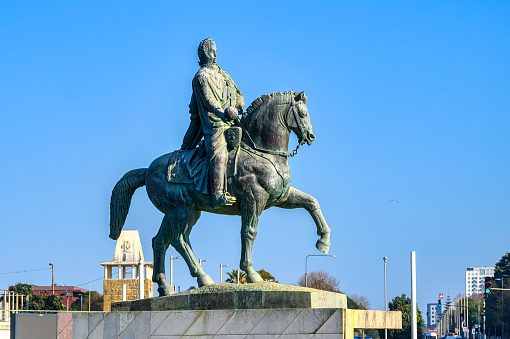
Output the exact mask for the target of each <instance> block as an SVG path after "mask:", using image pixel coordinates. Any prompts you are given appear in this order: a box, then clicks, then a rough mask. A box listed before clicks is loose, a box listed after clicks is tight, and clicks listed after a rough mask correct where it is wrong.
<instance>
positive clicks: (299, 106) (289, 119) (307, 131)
mask: <svg viewBox="0 0 510 339" xmlns="http://www.w3.org/2000/svg"><path fill="white" fill-rule="evenodd" d="M307 101H308V98H307V97H306V95H305V92H298V93H295V95H294V98H292V97H291V102H290V108H289V109H288V111H287V113H286V116H285V117H284V121H285V122H286V125H287V126H288V128H289V129H290V130H291V131H292V132H294V133H295V134H296V135H297V137H298V142H299V145H304V144H305V143H307V144H308V145H311V144H312V142H313V141H314V140H315V135H314V134H313V129H312V124H311V123H310V115H309V114H308V108H307V107H306V102H307Z"/></svg>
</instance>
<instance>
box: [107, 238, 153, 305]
mask: <svg viewBox="0 0 510 339" xmlns="http://www.w3.org/2000/svg"><path fill="white" fill-rule="evenodd" d="M99 264H100V265H102V266H104V280H103V293H104V303H103V311H105V312H109V311H110V310H111V305H112V303H113V302H117V301H123V298H124V296H123V293H122V288H123V287H122V286H123V285H125V288H126V290H125V300H126V301H129V300H136V299H140V296H139V295H138V294H139V287H140V286H139V284H140V280H139V279H140V276H141V277H143V278H144V279H143V297H144V298H152V297H153V296H154V283H153V282H152V269H153V266H154V264H153V263H152V262H150V261H145V259H144V257H143V251H142V244H141V243H140V235H139V234H138V231H136V230H123V231H122V232H121V233H120V236H119V239H117V243H116V245H115V253H114V254H113V260H112V261H108V262H100V263H99ZM140 265H141V266H140ZM140 267H141V269H142V271H140Z"/></svg>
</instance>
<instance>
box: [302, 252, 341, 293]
mask: <svg viewBox="0 0 510 339" xmlns="http://www.w3.org/2000/svg"><path fill="white" fill-rule="evenodd" d="M308 257H332V258H336V255H332V254H308V255H307V256H306V259H305V287H308Z"/></svg>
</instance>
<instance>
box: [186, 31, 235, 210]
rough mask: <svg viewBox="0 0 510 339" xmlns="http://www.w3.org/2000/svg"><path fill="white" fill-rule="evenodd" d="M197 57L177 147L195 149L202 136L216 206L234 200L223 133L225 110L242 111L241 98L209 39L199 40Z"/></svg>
mask: <svg viewBox="0 0 510 339" xmlns="http://www.w3.org/2000/svg"><path fill="white" fill-rule="evenodd" d="M198 57H199V59H200V61H199V63H198V64H199V65H200V70H199V71H198V72H197V74H195V77H194V78H193V81H192V87H193V94H192V95H191V102H190V104H189V108H190V110H189V112H190V114H191V117H190V119H191V122H190V125H189V127H188V130H187V132H186V135H185V136H184V140H183V143H182V146H181V149H184V150H190V149H193V148H195V147H196V146H197V144H198V143H199V141H200V140H201V139H202V135H203V136H204V141H205V148H206V151H207V155H206V159H205V161H206V162H207V163H208V164H209V180H210V185H211V192H212V197H213V207H214V208H218V207H219V206H221V205H226V206H229V205H232V204H233V203H235V201H236V199H235V198H234V197H232V196H231V195H230V194H229V193H228V192H227V178H226V168H227V160H228V152H227V142H226V140H225V134H224V132H225V131H226V130H227V129H228V128H229V127H230V126H231V124H232V122H231V121H229V119H228V118H227V116H229V114H227V116H226V115H225V111H227V108H229V107H230V108H229V111H232V108H235V109H236V112H242V110H243V109H244V97H243V95H242V94H241V92H240V91H239V89H238V88H237V86H236V84H235V83H234V81H233V80H232V78H230V75H228V73H227V72H225V71H224V70H222V69H221V67H220V66H219V65H217V64H216V44H215V43H214V41H213V40H212V39H211V38H207V39H204V40H202V41H201V42H200V45H199V46H198Z"/></svg>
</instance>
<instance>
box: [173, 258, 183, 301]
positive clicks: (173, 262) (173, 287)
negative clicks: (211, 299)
mask: <svg viewBox="0 0 510 339" xmlns="http://www.w3.org/2000/svg"><path fill="white" fill-rule="evenodd" d="M174 259H182V257H175V258H174V257H173V256H170V290H171V293H174Z"/></svg>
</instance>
